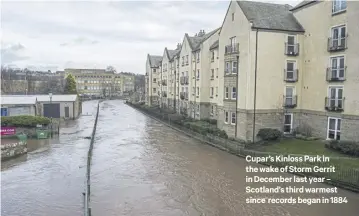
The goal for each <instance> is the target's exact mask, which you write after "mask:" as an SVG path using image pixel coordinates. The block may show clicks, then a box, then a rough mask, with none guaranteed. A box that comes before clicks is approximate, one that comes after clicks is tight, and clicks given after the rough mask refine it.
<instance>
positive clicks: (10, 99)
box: [1, 95, 36, 105]
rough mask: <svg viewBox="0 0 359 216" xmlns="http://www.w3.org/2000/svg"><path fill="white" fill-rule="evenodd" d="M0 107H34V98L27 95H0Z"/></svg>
mask: <svg viewBox="0 0 359 216" xmlns="http://www.w3.org/2000/svg"><path fill="white" fill-rule="evenodd" d="M1 104H2V105H4V104H5V105H25V104H26V105H35V104H36V97H35V96H29V95H1Z"/></svg>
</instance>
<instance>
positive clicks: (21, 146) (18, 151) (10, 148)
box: [1, 140, 27, 161]
mask: <svg viewBox="0 0 359 216" xmlns="http://www.w3.org/2000/svg"><path fill="white" fill-rule="evenodd" d="M26 153H27V142H22V141H15V140H14V142H13V143H6V144H4V145H1V161H4V160H8V159H11V158H13V157H16V156H20V155H23V154H26Z"/></svg>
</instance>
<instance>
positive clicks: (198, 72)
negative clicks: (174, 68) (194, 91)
mask: <svg viewBox="0 0 359 216" xmlns="http://www.w3.org/2000/svg"><path fill="white" fill-rule="evenodd" d="M197 79H199V69H197Z"/></svg>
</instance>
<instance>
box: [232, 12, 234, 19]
mask: <svg viewBox="0 0 359 216" xmlns="http://www.w3.org/2000/svg"><path fill="white" fill-rule="evenodd" d="M232 21H234V13H232Z"/></svg>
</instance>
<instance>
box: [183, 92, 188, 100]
mask: <svg viewBox="0 0 359 216" xmlns="http://www.w3.org/2000/svg"><path fill="white" fill-rule="evenodd" d="M184 99H186V100H188V92H185V93H184Z"/></svg>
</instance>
